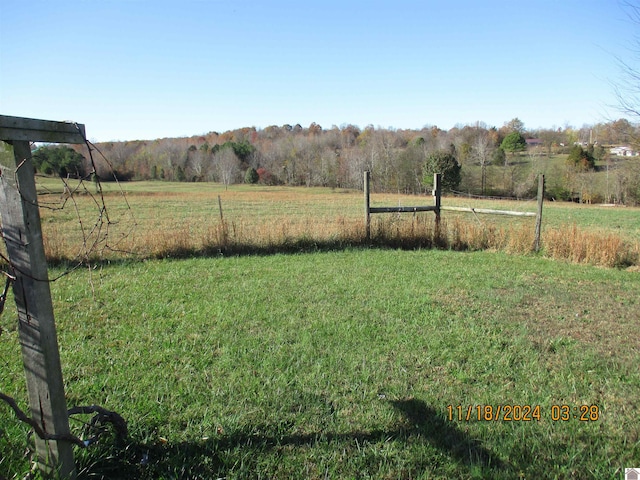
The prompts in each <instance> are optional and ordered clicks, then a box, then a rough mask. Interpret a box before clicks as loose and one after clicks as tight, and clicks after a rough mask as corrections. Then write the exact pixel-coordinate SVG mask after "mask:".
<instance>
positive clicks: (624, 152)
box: [609, 147, 640, 157]
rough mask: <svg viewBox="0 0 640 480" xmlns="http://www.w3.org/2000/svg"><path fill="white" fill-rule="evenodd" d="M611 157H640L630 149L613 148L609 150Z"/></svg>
mask: <svg viewBox="0 0 640 480" xmlns="http://www.w3.org/2000/svg"><path fill="white" fill-rule="evenodd" d="M609 153H611V155H617V156H619V157H637V156H638V155H640V153H639V152H636V151H635V150H633V149H632V148H631V147H613V148H612V149H611V150H609Z"/></svg>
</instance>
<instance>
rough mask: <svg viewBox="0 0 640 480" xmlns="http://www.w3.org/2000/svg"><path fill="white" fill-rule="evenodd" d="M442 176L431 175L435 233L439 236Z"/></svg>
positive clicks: (438, 174)
mask: <svg viewBox="0 0 640 480" xmlns="http://www.w3.org/2000/svg"><path fill="white" fill-rule="evenodd" d="M441 180H442V174H441V173H434V174H433V192H432V194H433V200H434V204H435V207H436V209H435V210H434V212H435V214H436V232H437V234H438V235H439V234H440V207H441V204H442V187H441V183H440V182H441Z"/></svg>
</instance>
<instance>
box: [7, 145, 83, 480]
mask: <svg viewBox="0 0 640 480" xmlns="http://www.w3.org/2000/svg"><path fill="white" fill-rule="evenodd" d="M13 151H14V157H15V167H13V166H10V165H2V166H1V170H0V214H1V215H2V233H3V236H4V241H5V244H6V247H7V254H8V256H9V260H10V265H11V268H12V273H14V274H15V281H14V284H13V291H14V299H15V303H16V307H17V309H18V332H19V337H20V345H21V347H22V358H23V362H24V369H25V375H26V379H27V391H28V394H29V406H30V413H31V418H33V420H35V421H37V422H38V423H39V425H40V427H41V428H42V430H43V431H44V432H46V433H49V434H52V435H65V434H69V415H68V412H67V404H66V400H65V395H64V384H63V381H62V368H61V365H60V355H59V352H58V339H57V335H56V327H55V322H54V317H53V304H52V301H51V290H50V288H49V277H48V272H47V263H46V259H45V254H44V245H43V243H42V230H41V225H40V212H39V211H38V198H37V192H36V186H35V180H34V167H33V163H32V161H31V148H30V146H29V141H26V140H14V141H13ZM34 438H35V444H36V453H37V461H38V465H39V467H40V470H41V471H42V472H43V473H44V474H45V475H55V476H56V478H64V479H67V478H75V463H74V459H73V449H72V444H71V443H69V442H65V441H54V440H50V441H47V440H42V439H40V438H39V437H37V436H34Z"/></svg>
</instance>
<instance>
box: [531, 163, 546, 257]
mask: <svg viewBox="0 0 640 480" xmlns="http://www.w3.org/2000/svg"><path fill="white" fill-rule="evenodd" d="M543 202H544V174H542V173H541V174H540V175H538V211H537V213H536V232H535V240H534V243H533V249H534V250H535V251H536V252H539V251H540V235H541V230H542V203H543Z"/></svg>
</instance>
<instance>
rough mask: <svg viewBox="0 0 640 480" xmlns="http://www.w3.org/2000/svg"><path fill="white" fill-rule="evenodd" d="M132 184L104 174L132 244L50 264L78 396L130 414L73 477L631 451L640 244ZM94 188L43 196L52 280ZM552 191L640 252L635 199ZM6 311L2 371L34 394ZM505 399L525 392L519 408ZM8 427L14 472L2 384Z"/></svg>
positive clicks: (616, 460)
mask: <svg viewBox="0 0 640 480" xmlns="http://www.w3.org/2000/svg"><path fill="white" fill-rule="evenodd" d="M109 187H110V188H111V187H113V186H112V185H109ZM124 187H126V188H131V189H132V190H131V192H130V194H129V195H128V196H127V198H128V200H127V202H128V204H126V203H123V202H122V198H121V196H120V192H119V191H118V190H115V191H114V192H106V193H105V200H106V202H107V204H108V206H109V215H110V222H111V223H109V224H108V229H109V240H108V241H109V242H110V243H109V245H118V246H121V247H123V248H121V249H120V250H121V251H118V249H112V250H110V249H105V248H103V247H104V242H102V243H99V242H98V243H96V248H94V249H93V250H92V251H91V252H90V253H91V255H96V254H98V253H102V254H104V255H103V257H104V258H103V259H102V260H101V259H98V258H94V267H93V268H91V269H87V268H82V269H78V270H75V271H74V272H72V273H71V274H69V275H66V276H62V277H60V278H59V279H58V280H56V281H55V282H53V283H52V284H51V288H52V295H53V301H54V308H55V311H56V321H57V325H58V335H59V343H60V352H61V357H62V366H63V374H64V378H65V382H66V392H67V396H68V403H69V405H70V406H73V405H87V404H98V405H102V406H104V407H106V408H108V409H110V410H113V411H116V412H118V413H119V414H121V415H122V416H123V417H125V419H126V420H127V421H128V424H129V430H130V438H129V439H128V440H127V443H126V445H120V446H115V445H113V444H112V443H110V442H109V441H108V438H107V439H105V440H104V441H101V442H100V443H98V444H97V445H94V446H92V447H90V448H88V449H86V450H77V462H78V467H79V470H80V476H81V477H82V478H126V479H129V478H131V479H133V478H143V479H146V478H148V479H152V478H184V479H187V478H203V479H204V478H389V479H391V478H425V479H426V478H498V479H500V478H504V479H507V478H509V479H512V478H530V479H534V478H594V479H601V478H620V477H621V475H622V472H624V468H625V467H631V466H638V465H637V463H638V461H639V460H640V427H639V425H638V422H637V419H638V417H639V416H640V403H638V399H637V392H638V391H639V390H640V373H639V372H638V368H637V365H638V361H639V360H640V348H639V347H640V341H639V340H638V339H640V320H639V318H640V313H639V312H640V305H639V303H638V291H639V289H640V275H639V274H638V272H637V271H635V270H637V269H636V268H634V267H633V266H632V268H626V267H627V266H628V264H633V262H627V264H623V265H619V266H622V267H625V268H602V267H596V266H593V265H589V264H587V263H588V261H589V260H588V258H586V257H585V258H582V259H578V260H579V261H580V262H582V263H579V264H576V263H569V262H567V261H554V260H551V259H549V258H547V257H546V256H545V255H547V253H545V252H542V254H540V255H534V254H530V253H527V252H525V251H521V252H520V253H521V254H517V255H511V254H508V253H505V252H507V251H509V250H510V249H512V250H513V251H518V249H517V247H518V245H520V244H522V245H526V244H527V243H528V238H525V240H524V241H523V240H522V239H521V238H520V237H522V236H525V237H526V233H523V232H525V231H526V232H528V231H529V229H530V230H531V231H532V230H533V225H532V222H531V221H530V220H524V221H517V224H516V226H515V227H510V226H509V225H512V224H511V223H509V224H508V225H507V224H506V223H505V220H504V219H497V220H496V222H497V223H495V224H494V223H493V221H490V220H488V219H485V218H479V219H475V218H474V217H473V215H472V216H471V219H470V220H469V219H467V220H459V221H456V220H451V221H449V220H447V224H448V226H447V228H448V233H447V235H448V237H447V238H448V239H449V238H450V239H453V240H455V238H458V239H461V238H462V233H460V232H462V230H464V229H465V228H468V229H469V230H471V228H472V227H467V226H466V225H467V223H471V224H473V223H476V224H479V225H480V226H482V229H481V231H483V232H485V236H486V235H487V233H486V232H493V233H494V235H495V237H496V238H497V239H499V237H500V236H501V235H502V237H500V238H502V240H501V241H502V243H501V244H500V243H499V242H498V241H497V240H496V243H493V244H491V247H490V248H489V250H491V251H453V250H451V249H450V248H448V246H452V245H454V244H453V243H449V244H443V245H441V249H427V248H418V249H411V248H407V249H402V248H389V247H388V246H387V247H385V248H382V247H383V245H382V244H375V243H374V245H373V246H371V245H370V246H367V245H363V244H362V243H361V242H359V238H361V235H362V234H363V232H362V224H363V221H362V218H361V217H362V196H361V194H360V193H358V192H333V191H331V190H327V189H286V188H282V189H267V188H261V187H258V188H250V187H234V188H232V189H229V190H228V191H225V190H224V189H223V188H221V187H219V186H213V185H198V186H194V185H188V184H160V183H147V184H131V185H124ZM50 191H52V190H51V189H50ZM218 195H220V199H221V203H222V212H223V219H220V211H219V205H218ZM55 196H58V197H59V196H60V193H59V192H52V193H51V194H50V197H51V199H53V198H54V197H55ZM88 197H89V196H88V195H85V196H84V197H83V198H84V200H88V201H87V202H86V203H85V202H84V200H78V201H77V202H76V203H75V204H69V203H68V204H67V205H66V207H65V209H64V210H62V211H54V210H47V209H43V210H42V216H43V228H45V236H46V238H45V241H46V243H47V248H48V249H49V251H50V253H51V252H53V253H55V252H58V253H57V255H53V254H52V255H51V257H52V259H53V262H52V263H54V264H55V266H54V267H53V268H52V270H51V277H52V278H57V277H59V276H60V275H61V274H63V273H65V272H66V268H67V267H68V266H70V265H72V264H73V258H74V256H75V255H76V254H74V253H73V252H74V251H76V250H78V241H80V242H82V238H83V237H82V235H79V234H78V230H77V228H76V226H77V224H78V222H77V219H78V218H89V217H90V213H91V206H90V201H89V200H90V199H89V198H88ZM421 200H423V201H425V202H430V200H431V199H430V198H423V199H421ZM374 201H375V202H380V203H379V204H384V205H388V204H390V202H393V203H391V205H394V204H396V203H400V202H402V203H404V202H405V200H404V199H402V198H400V197H399V196H392V195H390V196H377V197H376V198H375V200H374ZM406 201H407V202H411V204H413V203H415V201H416V199H415V198H408V199H407V200H406ZM446 201H447V202H449V204H453V203H452V202H459V203H458V204H460V205H463V206H467V205H468V202H471V200H466V199H446ZM474 202H476V201H474ZM53 203H54V202H50V204H51V205H53ZM498 203H500V202H498ZM443 204H445V201H443ZM487 205H489V204H485V203H483V205H482V206H483V207H485V206H487ZM509 205H510V209H528V207H529V206H528V205H527V204H526V203H525V204H513V203H511V202H510V203H509ZM534 205H535V203H534V204H533V205H532V206H531V210H533V209H534V208H535V206H534ZM546 206H547V208H546V210H545V224H544V225H545V227H544V232H547V233H548V232H553V231H563V229H565V226H567V225H569V226H571V228H574V227H573V225H577V227H575V228H574V230H575V232H576V235H584V236H583V237H582V238H586V239H592V240H593V239H594V238H595V239H600V240H602V239H605V240H606V241H608V242H612V241H613V240H612V238H618V239H619V240H620V245H624V248H625V249H626V250H625V252H627V253H626V255H627V256H626V257H624V258H627V259H633V258H635V257H633V255H634V252H637V242H638V239H639V238H640V231H639V226H638V222H637V219H638V214H639V213H640V212H639V211H638V210H634V209H617V208H615V209H614V208H598V207H581V206H577V205H576V206H574V205H566V204H562V205H555V204H552V203H547V204H546ZM496 207H501V208H504V205H502V204H496V203H495V202H493V203H492V204H491V206H489V207H488V208H496ZM85 215H88V216H89V217H87V216H85ZM449 216H451V217H452V218H454V217H453V213H450V212H444V213H443V217H444V218H445V219H447V217H449ZM455 218H457V217H455ZM634 218H635V221H634ZM429 219H430V217H427V219H425V220H420V218H413V217H412V216H411V215H408V217H406V218H405V217H402V218H399V217H398V216H393V215H390V216H388V217H385V218H383V217H382V216H381V217H380V220H377V221H376V222H374V226H375V227H376V228H377V229H378V230H377V231H378V232H379V237H378V238H382V237H384V239H385V240H393V239H394V238H395V239H398V238H399V236H401V235H406V234H410V233H411V232H412V231H413V232H414V233H415V232H416V231H417V230H419V229H420V228H422V229H423V230H420V231H421V232H424V231H429V229H430V228H431V227H430V222H429ZM510 222H511V220H510ZM83 225H84V228H85V239H86V238H92V237H91V236H90V235H87V234H86V232H87V231H90V226H91V221H90V220H87V221H86V222H85V223H84V224H83ZM529 227H530V228H529ZM104 228H105V229H106V228H107V226H104ZM412 228H413V230H412ZM564 231H566V230H564ZM74 232H75V233H74ZM380 232H382V233H380ZM456 232H457V233H456ZM501 232H502V233H501ZM91 235H92V234H91ZM224 235H227V236H226V237H224ZM531 235H532V232H531ZM568 236H569V237H570V235H568ZM374 237H375V234H374ZM510 238H511V240H510ZM544 239H545V236H544V234H543V242H544ZM374 240H375V238H374ZM432 240H433V239H432ZM436 240H437V239H436ZM225 241H226V242H227V243H226V244H225V243H224V242H225ZM232 241H233V242H232ZM448 241H449V240H448ZM556 241H558V242H559V241H561V240H559V239H558V240H556ZM573 241H574V242H578V241H579V238H578V237H575V238H574V240H573ZM216 242H217V243H216ZM234 242H235V243H234ZM392 246H399V247H402V246H403V245H402V244H401V243H399V244H393V242H392ZM425 246H428V245H425ZM459 246H461V245H459ZM226 247H228V248H229V250H228V251H225V248H226ZM231 247H233V248H231ZM375 247H380V248H375ZM252 248H253V249H254V251H255V252H258V253H260V255H256V254H253V255H252V254H247V253H251V249H252ZM523 248H524V247H523ZM574 248H577V246H576V245H574ZM634 249H635V250H634ZM472 250H473V249H472ZM131 252H134V253H133V254H132V253H131ZM234 253H235V254H234ZM267 253H268V254H267ZM160 257H163V258H160ZM169 257H180V258H169ZM565 259H566V260H571V258H570V257H565ZM592 263H597V262H592ZM636 265H637V263H636ZM11 307H12V299H9V300H8V303H7V308H6V309H5V312H4V313H3V315H2V316H1V317H0V328H1V331H2V335H0V362H1V364H2V376H1V377H0V391H2V392H4V393H7V394H9V395H11V396H13V397H14V398H16V399H18V400H19V402H20V405H21V406H22V407H25V405H26V392H25V387H24V374H23V372H22V363H21V358H20V353H19V345H18V340H17V332H16V325H15V313H14V312H13V311H12V308H11ZM507 405H508V406H519V407H522V408H520V409H519V410H518V409H512V410H511V415H506V416H505V409H504V408H505V406H507ZM477 406H491V407H492V408H493V410H492V411H489V410H485V409H484V408H481V409H480V410H478V409H477ZM499 406H500V407H502V410H501V412H502V414H497V408H498V407H499ZM565 406H566V407H565ZM458 407H459V408H458ZM527 407H531V410H532V412H538V415H534V416H532V412H530V414H529V416H528V418H525V417H526V416H525V415H523V414H522V411H523V409H525V410H526V409H527ZM536 407H539V408H536ZM583 407H586V408H583ZM517 411H520V412H521V413H519V414H516V415H515V416H514V414H515V413H517ZM469 412H471V413H470V414H469ZM478 412H479V414H480V419H478ZM585 412H586V415H585ZM581 417H582V418H581ZM0 425H1V426H0V457H1V460H0V474H2V475H4V476H5V477H7V478H22V477H23V476H24V474H25V473H26V472H28V470H29V468H30V463H29V455H28V444H29V440H28V435H27V433H28V428H27V427H26V426H25V425H23V424H21V423H20V422H18V421H17V420H16V419H15V416H14V415H13V413H12V411H11V410H10V409H9V408H8V407H7V406H6V405H2V404H0ZM74 428H75V429H76V431H77V432H79V431H80V429H81V425H78V424H75V425H74Z"/></svg>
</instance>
